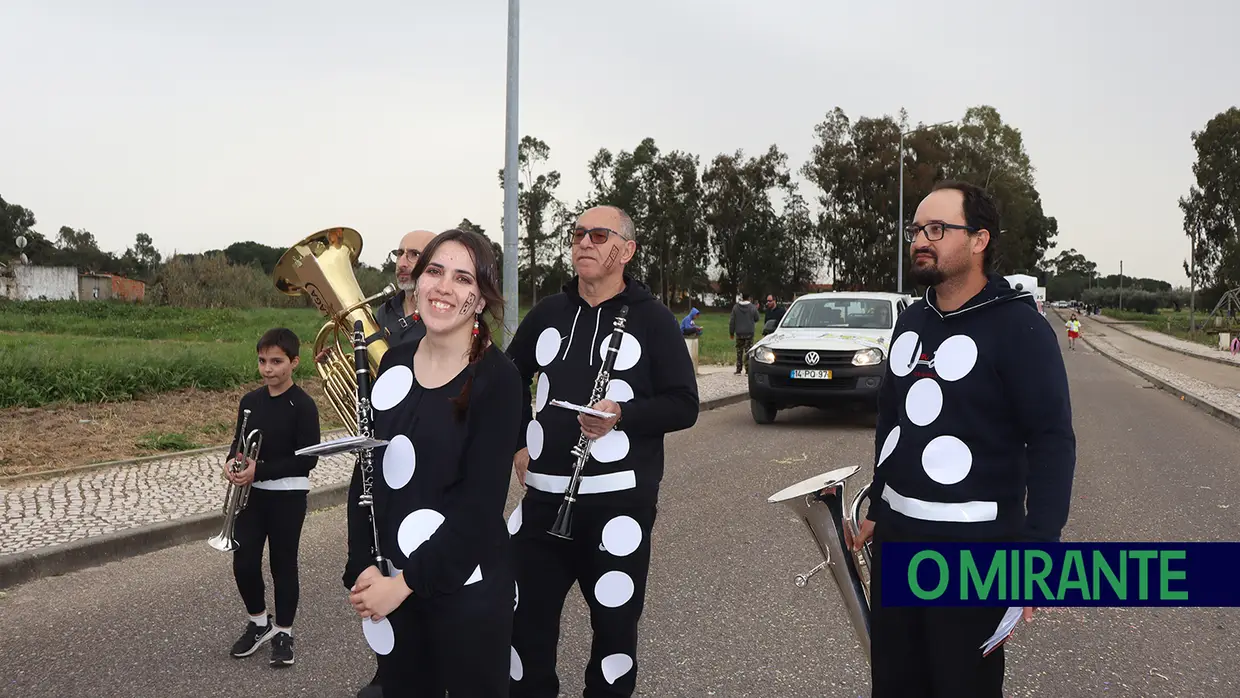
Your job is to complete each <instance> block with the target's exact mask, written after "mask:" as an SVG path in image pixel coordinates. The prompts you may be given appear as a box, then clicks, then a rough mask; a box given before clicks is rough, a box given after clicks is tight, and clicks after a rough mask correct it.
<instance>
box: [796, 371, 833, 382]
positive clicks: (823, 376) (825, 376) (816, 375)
mask: <svg viewBox="0 0 1240 698" xmlns="http://www.w3.org/2000/svg"><path fill="white" fill-rule="evenodd" d="M792 377H793V378H811V379H818V380H831V372H830V371H828V370H826V369H821V368H798V369H794V370H793V371H792Z"/></svg>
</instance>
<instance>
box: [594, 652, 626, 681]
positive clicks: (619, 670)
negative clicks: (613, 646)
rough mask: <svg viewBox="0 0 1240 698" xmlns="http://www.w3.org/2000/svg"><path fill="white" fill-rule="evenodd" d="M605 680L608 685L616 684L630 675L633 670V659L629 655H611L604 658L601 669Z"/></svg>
mask: <svg viewBox="0 0 1240 698" xmlns="http://www.w3.org/2000/svg"><path fill="white" fill-rule="evenodd" d="M600 668H601V669H602V670H603V678H605V679H607V683H615V682H616V679H618V678H620V677H621V676H624V675H625V674H627V673H629V670H630V669H632V668H633V658H632V657H630V656H629V655H627V654H609V655H607V656H606V657H603V661H602V663H601V667H600Z"/></svg>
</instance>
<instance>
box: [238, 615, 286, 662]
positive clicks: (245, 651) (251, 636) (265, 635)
mask: <svg viewBox="0 0 1240 698" xmlns="http://www.w3.org/2000/svg"><path fill="white" fill-rule="evenodd" d="M272 620H273V619H272V617H271V616H270V615H268V616H267V625H265V626H259V625H258V624H257V623H255V622H254V621H250V622H249V623H248V624H247V625H246V626H245V632H244V633H242V634H241V637H240V638H238V640H237V642H236V643H234V644H233V646H232V656H234V657H236V658H238V659H240V658H242V657H248V656H250V655H251V654H254V651H255V650H257V649H258V647H259V645H261V644H263V643H264V642H266V641H268V640H270V639H271V636H272V635H275V634H276V628H275V626H274V625H272Z"/></svg>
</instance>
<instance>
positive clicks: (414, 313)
mask: <svg viewBox="0 0 1240 698" xmlns="http://www.w3.org/2000/svg"><path fill="white" fill-rule="evenodd" d="M409 319H410V320H413V321H414V322H417V321H418V311H416V310H415V311H413V315H410V316H409Z"/></svg>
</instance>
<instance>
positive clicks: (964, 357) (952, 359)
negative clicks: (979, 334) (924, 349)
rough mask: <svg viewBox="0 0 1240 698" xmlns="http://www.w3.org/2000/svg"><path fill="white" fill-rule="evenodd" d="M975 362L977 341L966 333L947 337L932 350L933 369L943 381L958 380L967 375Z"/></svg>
mask: <svg viewBox="0 0 1240 698" xmlns="http://www.w3.org/2000/svg"><path fill="white" fill-rule="evenodd" d="M976 363H977V342H974V341H973V338H972V337H969V336H968V335H963V334H958V335H954V336H951V337H948V338H947V340H946V341H944V342H943V343H942V344H940V345H939V348H938V350H937V351H935V352H934V370H935V371H936V372H937V373H938V374H939V378H942V379H943V380H945V381H958V380H960V379H961V378H964V377H965V376H967V375H969V371H972V370H973V366H974V364H976Z"/></svg>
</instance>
